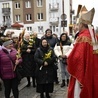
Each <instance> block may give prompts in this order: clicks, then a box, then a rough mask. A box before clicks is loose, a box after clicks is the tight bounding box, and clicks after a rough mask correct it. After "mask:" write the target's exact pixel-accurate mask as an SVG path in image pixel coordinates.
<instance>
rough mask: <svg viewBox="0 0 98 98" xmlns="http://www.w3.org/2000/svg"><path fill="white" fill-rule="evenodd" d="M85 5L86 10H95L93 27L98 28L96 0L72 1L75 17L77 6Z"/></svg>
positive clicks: (97, 3) (97, 5)
mask: <svg viewBox="0 0 98 98" xmlns="http://www.w3.org/2000/svg"><path fill="white" fill-rule="evenodd" d="M79 4H81V5H85V6H86V8H87V9H88V10H91V9H92V8H93V7H94V8H95V15H94V19H93V25H94V26H95V27H96V26H98V0H73V9H74V10H75V15H76V13H77V8H78V5H79Z"/></svg>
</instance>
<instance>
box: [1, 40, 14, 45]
mask: <svg viewBox="0 0 98 98" xmlns="http://www.w3.org/2000/svg"><path fill="white" fill-rule="evenodd" d="M12 43H13V40H7V41H5V42H4V43H3V46H8V45H10V44H12Z"/></svg>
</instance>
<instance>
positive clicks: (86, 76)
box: [68, 17, 98, 98]
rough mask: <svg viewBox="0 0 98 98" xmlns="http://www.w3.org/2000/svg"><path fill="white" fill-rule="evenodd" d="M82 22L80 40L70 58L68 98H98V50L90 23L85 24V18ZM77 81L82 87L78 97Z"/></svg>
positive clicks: (77, 41) (77, 40)
mask: <svg viewBox="0 0 98 98" xmlns="http://www.w3.org/2000/svg"><path fill="white" fill-rule="evenodd" d="M82 18H84V17H82ZM86 19H87V18H86ZM82 20H83V21H81V22H80V24H79V31H80V32H79V35H78V38H77V39H76V43H75V45H74V48H73V50H72V52H71V53H70V55H69V57H68V72H69V73H70V75H71V78H70V83H69V87H68V98H98V49H94V47H93V45H94V43H93V39H92V36H91V34H90V30H89V29H88V21H87V22H85V21H86V20H85V18H84V19H82ZM84 20H85V21H84ZM93 38H94V36H93ZM97 45H98V43H97ZM76 81H77V82H78V84H79V87H80V90H79V92H78V96H77V95H75V86H76Z"/></svg>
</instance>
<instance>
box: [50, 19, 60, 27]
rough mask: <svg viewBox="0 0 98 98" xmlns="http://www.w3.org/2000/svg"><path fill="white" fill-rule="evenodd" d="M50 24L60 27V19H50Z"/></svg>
mask: <svg viewBox="0 0 98 98" xmlns="http://www.w3.org/2000/svg"><path fill="white" fill-rule="evenodd" d="M49 22H50V24H51V25H58V23H59V18H58V17H53V18H50V19H49Z"/></svg>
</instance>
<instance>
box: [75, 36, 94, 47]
mask: <svg viewBox="0 0 98 98" xmlns="http://www.w3.org/2000/svg"><path fill="white" fill-rule="evenodd" d="M82 42H87V43H89V44H90V45H91V46H92V45H93V44H92V40H91V39H90V38H88V37H86V36H81V37H77V39H76V43H82Z"/></svg>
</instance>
